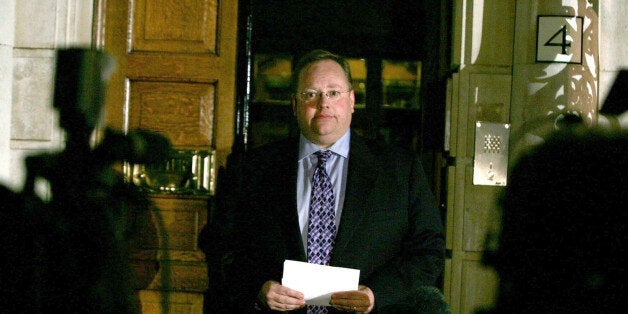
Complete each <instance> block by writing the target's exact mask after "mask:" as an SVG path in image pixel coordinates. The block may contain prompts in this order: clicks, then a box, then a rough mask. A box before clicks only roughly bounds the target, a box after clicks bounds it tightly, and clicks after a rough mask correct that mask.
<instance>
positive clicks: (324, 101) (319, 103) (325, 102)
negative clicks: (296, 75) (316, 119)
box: [316, 93, 330, 109]
mask: <svg viewBox="0 0 628 314" xmlns="http://www.w3.org/2000/svg"><path fill="white" fill-rule="evenodd" d="M329 102H330V100H329V98H327V96H326V95H325V93H321V94H320V96H319V97H318V99H317V100H316V108H321V109H322V108H327V107H329Z"/></svg>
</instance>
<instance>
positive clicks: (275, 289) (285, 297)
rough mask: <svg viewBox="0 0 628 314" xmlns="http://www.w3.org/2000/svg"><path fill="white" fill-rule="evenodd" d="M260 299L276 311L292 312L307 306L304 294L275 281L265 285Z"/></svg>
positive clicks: (260, 293)
mask: <svg viewBox="0 0 628 314" xmlns="http://www.w3.org/2000/svg"><path fill="white" fill-rule="evenodd" d="M258 298H259V300H260V301H262V302H263V303H264V304H266V306H268V307H269V308H270V309H271V310H274V311H292V310H297V309H300V308H302V307H304V306H305V298H304V296H303V293H301V292H299V291H296V290H292V289H290V288H288V287H285V286H282V285H281V284H280V283H278V282H276V281H273V280H269V281H267V282H265V283H264V285H263V286H262V289H261V290H260V292H259V295H258Z"/></svg>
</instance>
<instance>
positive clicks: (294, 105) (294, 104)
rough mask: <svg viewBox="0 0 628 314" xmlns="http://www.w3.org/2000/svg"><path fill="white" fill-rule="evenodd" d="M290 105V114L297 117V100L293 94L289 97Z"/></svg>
mask: <svg viewBox="0 0 628 314" xmlns="http://www.w3.org/2000/svg"><path fill="white" fill-rule="evenodd" d="M290 103H291V104H292V114H293V115H294V116H295V117H296V116H297V98H296V97H295V96H294V94H292V95H291V96H290Z"/></svg>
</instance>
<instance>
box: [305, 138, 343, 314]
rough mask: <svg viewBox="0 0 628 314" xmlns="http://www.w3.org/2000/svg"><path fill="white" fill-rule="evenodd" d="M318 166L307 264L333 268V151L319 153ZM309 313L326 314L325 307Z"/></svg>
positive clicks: (311, 309)
mask: <svg viewBox="0 0 628 314" xmlns="http://www.w3.org/2000/svg"><path fill="white" fill-rule="evenodd" d="M315 154H316V156H317V157H318V165H317V166H316V169H315V170H314V175H313V176H312V196H311V199H310V214H309V222H308V229H307V261H308V262H310V263H313V264H320V265H329V259H330V256H331V250H332V248H333V246H334V238H335V236H336V218H335V212H334V204H335V198H334V190H333V186H332V184H331V180H330V179H329V175H327V171H325V162H326V161H327V159H328V158H329V156H331V151H329V150H325V151H322V150H321V151H318V152H316V153H315ZM307 312H308V314H325V313H327V308H326V307H325V306H313V305H308V307H307Z"/></svg>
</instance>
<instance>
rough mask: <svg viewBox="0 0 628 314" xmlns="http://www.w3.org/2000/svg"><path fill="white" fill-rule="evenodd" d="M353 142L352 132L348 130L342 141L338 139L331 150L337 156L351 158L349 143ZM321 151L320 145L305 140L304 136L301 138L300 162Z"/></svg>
mask: <svg viewBox="0 0 628 314" xmlns="http://www.w3.org/2000/svg"><path fill="white" fill-rule="evenodd" d="M350 142H351V132H350V130H347V132H346V133H345V135H343V136H342V137H341V138H340V139H338V140H337V141H336V142H335V143H334V144H333V145H331V147H329V150H331V152H332V153H334V154H336V155H340V156H342V157H344V158H347V157H349V143H350ZM319 150H321V148H320V147H318V145H316V144H314V143H312V142H311V141H310V140H308V139H307V138H305V136H303V134H301V135H300V136H299V160H302V159H303V158H305V157H307V156H309V155H311V154H314V153H315V152H317V151H319Z"/></svg>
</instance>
